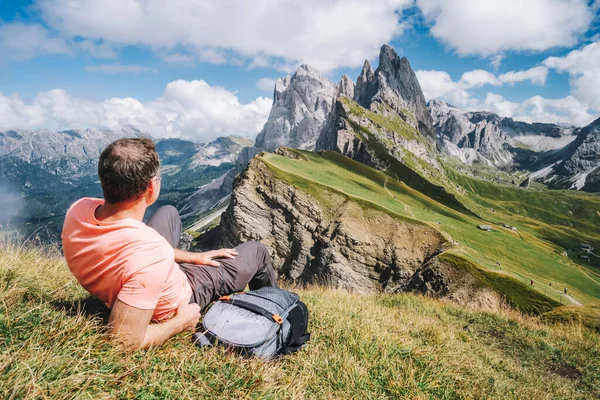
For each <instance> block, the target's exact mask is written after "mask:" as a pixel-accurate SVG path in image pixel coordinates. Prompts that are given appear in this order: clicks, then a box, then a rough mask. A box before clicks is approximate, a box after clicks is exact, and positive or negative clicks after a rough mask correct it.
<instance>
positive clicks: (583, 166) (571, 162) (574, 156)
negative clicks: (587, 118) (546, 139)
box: [550, 118, 600, 192]
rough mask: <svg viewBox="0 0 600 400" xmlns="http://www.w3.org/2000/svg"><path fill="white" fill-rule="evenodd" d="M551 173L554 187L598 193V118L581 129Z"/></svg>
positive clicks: (599, 141)
mask: <svg viewBox="0 0 600 400" xmlns="http://www.w3.org/2000/svg"><path fill="white" fill-rule="evenodd" d="M553 172H554V174H556V179H554V180H551V181H550V183H551V184H552V185H554V186H556V187H564V188H568V189H577V190H580V189H582V190H586V191H594V192H596V191H600V118H598V119H597V120H595V121H594V122H592V123H591V124H589V125H588V126H586V127H585V128H582V129H581V131H580V132H579V134H578V135H577V139H575V141H573V143H571V145H570V146H569V147H568V149H567V154H566V156H565V158H564V159H563V160H562V161H561V162H559V163H558V164H557V165H556V167H555V168H554V170H553Z"/></svg>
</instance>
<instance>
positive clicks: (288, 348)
mask: <svg viewBox="0 0 600 400" xmlns="http://www.w3.org/2000/svg"><path fill="white" fill-rule="evenodd" d="M202 326H203V328H204V329H203V332H202V331H201V332H197V333H195V334H194V336H193V340H194V343H196V344H197V345H198V346H200V347H203V346H211V345H214V344H221V345H225V346H227V347H228V348H230V349H232V350H234V351H236V352H238V353H240V354H243V355H249V356H256V357H260V358H264V359H270V358H274V357H277V356H280V355H284V354H290V353H293V352H294V351H296V350H299V349H300V348H301V347H302V346H303V345H304V344H305V343H306V342H307V341H308V340H309V339H310V333H307V332H306V330H307V328H308V309H307V308H306V305H305V304H304V303H303V302H301V301H300V298H299V297H298V295H297V294H296V293H292V292H289V291H287V290H285V289H279V288H275V287H271V286H265V287H262V288H260V289H258V290H252V291H249V292H244V293H238V294H232V295H230V296H222V297H221V298H219V300H217V301H216V302H215V303H214V304H213V305H212V307H211V308H210V309H209V310H208V312H207V313H206V315H205V316H204V319H203V320H202Z"/></svg>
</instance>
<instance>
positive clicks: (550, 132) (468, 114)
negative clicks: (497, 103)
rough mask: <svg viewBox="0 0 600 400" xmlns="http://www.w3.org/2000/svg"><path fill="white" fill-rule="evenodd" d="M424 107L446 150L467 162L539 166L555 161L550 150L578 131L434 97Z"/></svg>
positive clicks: (566, 140)
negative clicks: (481, 109) (507, 116)
mask: <svg viewBox="0 0 600 400" xmlns="http://www.w3.org/2000/svg"><path fill="white" fill-rule="evenodd" d="M427 107H428V108H429V111H430V112H431V116H432V118H433V128H434V130H435V132H436V135H437V136H438V139H439V140H440V141H441V142H442V143H443V147H444V149H445V151H446V153H448V154H450V155H452V156H455V157H457V158H458V159H460V160H461V161H462V162H463V163H465V164H469V165H471V164H473V163H475V162H477V163H480V164H484V165H489V166H496V167H506V166H509V165H510V166H513V167H515V168H517V169H525V168H529V167H535V168H542V167H544V166H545V165H549V164H551V163H552V162H555V161H556V157H554V156H555V155H554V154H551V152H556V151H557V150H558V149H560V148H562V147H564V146H566V145H568V144H569V143H570V142H571V141H572V140H574V139H575V136H574V135H575V134H576V133H577V132H578V131H579V130H578V129H576V128H574V127H569V126H561V125H557V124H547V123H526V122H521V121H515V120H513V119H512V118H506V117H500V116H498V115H497V114H494V113H491V112H486V111H464V110H461V109H459V108H457V107H455V106H453V105H451V104H448V103H445V102H443V101H439V100H435V99H432V100H430V101H429V102H428V103H427ZM538 153H539V155H538ZM524 157H526V158H525V159H524ZM527 158H529V159H530V160H527ZM513 164H514V165H513Z"/></svg>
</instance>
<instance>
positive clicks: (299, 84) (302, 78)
mask: <svg viewBox="0 0 600 400" xmlns="http://www.w3.org/2000/svg"><path fill="white" fill-rule="evenodd" d="M342 81H343V82H344V80H342ZM343 90H347V91H348V90H351V86H350V85H349V84H345V87H344V88H343ZM337 93H338V89H337V87H336V85H334V84H333V83H331V82H330V81H329V80H327V79H326V78H324V77H323V76H322V75H321V74H320V73H319V72H318V71H317V70H315V69H314V68H311V67H309V66H308V65H301V66H300V67H299V68H298V69H297V70H296V73H295V74H294V75H292V77H291V78H284V79H279V80H278V81H277V82H276V84H275V92H274V95H273V107H272V108H271V112H270V114H269V119H268V120H267V122H266V124H265V126H264V128H263V130H262V131H261V132H260V133H259V134H258V136H257V137H256V147H257V148H258V149H260V150H267V151H270V150H274V149H276V148H277V147H279V146H289V147H294V148H301V149H309V150H312V149H313V148H314V147H315V143H316V141H317V138H318V136H319V134H320V132H321V129H322V128H323V125H324V123H325V121H326V120H327V117H328V116H329V114H330V113H331V110H332V107H333V103H334V100H335V97H336V94H337Z"/></svg>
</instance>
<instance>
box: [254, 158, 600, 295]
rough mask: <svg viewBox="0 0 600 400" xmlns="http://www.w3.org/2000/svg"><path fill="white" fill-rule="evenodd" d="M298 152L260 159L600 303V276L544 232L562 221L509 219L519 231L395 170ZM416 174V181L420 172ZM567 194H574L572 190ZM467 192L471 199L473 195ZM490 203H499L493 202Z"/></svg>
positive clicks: (514, 273)
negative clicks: (530, 223) (527, 225)
mask: <svg viewBox="0 0 600 400" xmlns="http://www.w3.org/2000/svg"><path fill="white" fill-rule="evenodd" d="M297 152H298V153H299V154H301V155H302V156H303V157H302V158H301V159H292V158H286V157H282V156H279V155H275V154H269V153H265V154H263V155H262V156H260V159H261V160H262V161H264V162H265V163H266V164H267V165H268V166H269V167H270V168H271V169H272V170H273V171H274V172H275V173H276V174H278V176H279V177H280V178H281V179H285V180H287V181H289V182H290V183H292V184H294V185H296V186H297V187H299V188H301V189H304V190H306V191H308V192H309V193H311V192H312V193H314V194H317V195H318V191H319V190H322V188H327V189H330V190H335V191H339V192H342V193H344V194H345V195H347V196H350V197H352V198H355V199H362V201H364V202H367V203H370V204H373V205H376V206H378V207H381V208H382V209H385V210H388V212H390V213H393V214H395V215H398V216H401V217H403V218H409V219H412V220H415V221H419V222H420V223H428V224H430V225H431V226H432V227H434V228H436V229H438V230H439V231H441V232H443V233H444V234H446V235H448V236H449V237H451V238H452V239H453V240H455V241H456V242H458V244H457V246H456V247H455V249H453V250H452V251H453V252H454V253H456V254H460V255H461V256H463V257H465V258H467V259H468V260H470V261H471V262H473V263H474V264H476V265H477V266H479V267H480V268H484V269H487V270H489V271H493V272H496V273H500V274H506V275H508V276H511V277H513V278H515V279H516V280H518V281H520V282H522V283H524V284H526V285H529V282H530V280H534V283H535V285H534V287H533V289H535V290H537V291H538V292H539V293H542V294H544V295H546V296H547V297H549V298H550V299H552V300H553V301H555V302H557V303H562V304H565V303H569V301H567V299H565V298H564V297H563V296H562V295H561V294H560V290H562V288H564V287H565V286H566V287H567V288H568V290H569V294H571V295H572V296H573V297H574V298H575V299H576V300H578V301H580V302H581V303H584V304H587V303H597V302H598V301H599V300H600V275H599V274H598V273H597V272H596V271H593V270H591V269H589V268H587V267H584V266H581V265H578V264H576V263H574V262H572V261H571V260H570V259H569V258H567V257H564V256H561V255H560V252H561V251H562V249H561V248H559V247H558V246H557V245H556V244H555V243H552V242H550V241H549V240H547V237H546V236H544V235H542V234H541V233H540V232H545V231H551V230H555V229H557V225H554V224H551V223H549V222H545V221H543V220H537V224H538V225H539V226H540V227H542V228H543V230H541V231H540V230H534V229H522V230H521V226H520V224H517V223H514V222H513V219H511V220H509V222H507V223H511V222H512V223H513V224H514V225H517V226H518V227H519V229H520V231H519V232H513V231H510V230H508V229H505V228H503V227H501V225H498V224H497V223H494V222H490V218H488V217H489V216H488V215H484V218H485V219H481V218H479V217H477V216H476V215H475V214H473V213H471V212H468V211H467V212H465V211H463V210H464V208H463V210H460V208H459V207H457V206H456V204H455V203H453V204H451V206H452V208H451V207H448V206H447V205H446V204H445V198H444V197H442V196H437V195H436V193H428V195H429V196H427V195H425V194H424V193H422V192H421V191H418V190H415V189H414V187H413V186H415V184H412V185H410V186H409V185H407V184H406V183H404V182H403V181H402V177H401V176H400V177H399V178H400V181H398V180H396V174H395V173H394V172H392V171H389V170H388V171H386V172H380V171H376V170H374V169H372V168H369V167H366V166H365V165H363V164H360V163H357V162H355V161H353V160H350V159H349V158H347V157H344V156H342V155H340V154H337V153H333V152H327V153H323V154H315V153H311V152H305V151H297ZM411 179H415V180H416V178H415V177H414V176H411ZM315 185H317V186H315ZM319 187H320V188H321V189H319ZM563 195H564V196H568V193H563ZM464 197H465V198H468V195H465V196H464ZM461 204H462V203H461ZM489 204H490V205H491V206H496V205H495V203H492V202H491V201H490V203H489ZM466 205H467V207H470V208H473V209H475V208H478V209H476V210H475V211H477V212H478V213H483V214H485V212H483V210H480V209H482V208H483V206H482V205H480V204H479V203H476V202H475V201H473V200H471V201H470V203H466ZM496 207H498V206H496ZM507 212H508V211H507ZM490 213H491V212H490ZM494 215H495V214H494ZM498 222H500V221H498ZM479 224H490V225H492V226H493V228H494V230H493V231H492V232H483V231H481V230H478V229H477V225H479ZM560 229H562V228H560ZM549 283H552V287H550V286H549ZM521 306H525V305H521Z"/></svg>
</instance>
